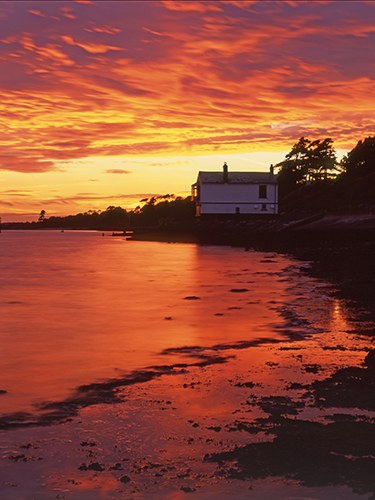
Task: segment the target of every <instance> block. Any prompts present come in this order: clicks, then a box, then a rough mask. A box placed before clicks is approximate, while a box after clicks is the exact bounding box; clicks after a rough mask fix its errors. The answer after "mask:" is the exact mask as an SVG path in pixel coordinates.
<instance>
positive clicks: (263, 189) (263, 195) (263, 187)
mask: <svg viewBox="0 0 375 500" xmlns="http://www.w3.org/2000/svg"><path fill="white" fill-rule="evenodd" d="M259 198H267V186H266V185H265V184H261V185H260V186H259Z"/></svg>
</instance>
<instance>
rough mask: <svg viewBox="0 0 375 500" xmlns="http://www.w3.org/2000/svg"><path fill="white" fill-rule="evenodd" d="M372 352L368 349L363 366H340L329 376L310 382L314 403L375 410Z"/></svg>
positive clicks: (321, 405) (374, 375)
mask: <svg viewBox="0 0 375 500" xmlns="http://www.w3.org/2000/svg"><path fill="white" fill-rule="evenodd" d="M374 352H375V350H372V351H370V352H369V353H368V354H367V356H366V358H365V360H364V363H363V364H364V368H361V367H358V366H349V367H347V368H340V369H338V370H337V371H336V372H334V373H333V374H332V375H331V376H330V377H328V378H326V379H323V380H317V381H315V382H313V383H312V384H311V389H312V394H313V396H314V399H315V403H316V404H317V405H318V406H320V407H336V408H361V409H364V410H370V411H375V398H374V394H375V369H374Z"/></svg>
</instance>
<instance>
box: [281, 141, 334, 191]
mask: <svg viewBox="0 0 375 500" xmlns="http://www.w3.org/2000/svg"><path fill="white" fill-rule="evenodd" d="M336 165H337V161H336V154H335V150H334V148H333V141H332V139H330V138H329V137H327V138H326V139H324V140H320V139H317V140H315V141H310V140H309V139H307V138H305V137H301V138H300V140H299V141H298V142H297V143H296V144H294V145H293V147H292V149H291V151H290V152H289V153H288V154H287V155H286V156H285V160H284V161H282V162H280V163H278V164H277V165H276V168H278V169H279V174H278V178H279V184H280V191H281V194H286V193H288V192H290V191H292V190H293V189H294V188H296V187H297V186H298V185H302V184H305V183H306V182H317V181H324V180H327V179H328V178H331V177H333V176H334V175H335V170H336Z"/></svg>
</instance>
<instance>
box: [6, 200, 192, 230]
mask: <svg viewBox="0 0 375 500" xmlns="http://www.w3.org/2000/svg"><path fill="white" fill-rule="evenodd" d="M142 203H143V204H142V205H140V206H138V207H136V208H135V209H134V210H125V209H124V208H122V207H115V206H109V207H108V208H107V209H106V210H103V211H101V210H98V211H94V210H89V211H87V212H84V213H79V214H76V215H68V216H66V217H55V216H52V217H47V214H46V212H45V210H42V211H41V213H40V215H39V219H38V221H37V222H26V223H8V224H6V223H5V224H3V227H4V228H9V229H17V228H19V229H56V228H58V229H98V230H110V231H123V230H124V229H129V228H132V229H133V228H137V227H150V226H157V225H161V224H166V225H169V226H173V224H179V225H180V224H181V223H183V222H188V221H192V220H194V213H195V209H194V205H193V203H192V202H191V200H190V196H189V197H187V198H182V197H179V196H174V195H169V194H167V195H165V196H155V197H152V198H147V199H143V200H142Z"/></svg>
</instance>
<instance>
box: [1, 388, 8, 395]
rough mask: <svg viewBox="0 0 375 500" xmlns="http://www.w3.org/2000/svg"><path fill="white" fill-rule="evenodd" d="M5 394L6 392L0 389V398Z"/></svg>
mask: <svg viewBox="0 0 375 500" xmlns="http://www.w3.org/2000/svg"><path fill="white" fill-rule="evenodd" d="M7 393H8V391H6V390H5V389H0V396H1V395H2V394H7Z"/></svg>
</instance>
